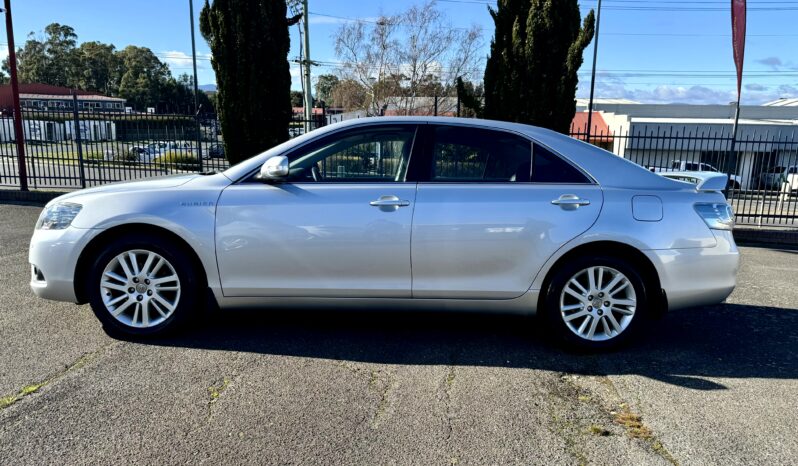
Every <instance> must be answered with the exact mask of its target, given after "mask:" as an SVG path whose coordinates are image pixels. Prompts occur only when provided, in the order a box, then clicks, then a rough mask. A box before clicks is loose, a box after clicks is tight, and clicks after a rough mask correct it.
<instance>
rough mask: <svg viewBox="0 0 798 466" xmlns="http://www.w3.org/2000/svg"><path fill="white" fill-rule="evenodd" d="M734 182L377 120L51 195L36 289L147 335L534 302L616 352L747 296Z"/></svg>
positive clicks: (523, 130) (566, 142)
mask: <svg viewBox="0 0 798 466" xmlns="http://www.w3.org/2000/svg"><path fill="white" fill-rule="evenodd" d="M377 156H378V157H377ZM374 158H376V159H378V160H379V163H378V164H377V166H376V167H373V166H371V165H372V163H371V160H373V159H374ZM725 182H726V180H725V178H724V177H723V176H722V175H716V176H706V179H704V180H702V181H701V182H699V183H697V184H689V183H684V182H681V181H674V180H670V179H667V178H664V177H662V176H659V175H657V174H655V173H652V172H650V171H648V170H646V169H645V168H643V167H640V166H638V165H635V164H633V163H631V162H629V161H627V160H625V159H623V158H620V157H617V156H615V155H613V154H611V153H609V152H606V151H604V150H602V149H599V148H597V147H594V146H592V145H588V144H585V143H583V142H581V141H577V140H575V139H571V138H568V137H566V136H563V135H561V134H559V133H555V132H553V131H549V130H545V129H541V128H535V127H532V126H527V125H521V124H516V123H507V122H498V121H486V120H476V119H459V118H432V117H383V118H364V119H358V120H351V121H348V122H344V123H339V124H335V125H330V126H327V127H324V128H322V129H318V130H315V131H313V132H311V133H308V134H305V135H303V136H300V137H298V138H296V139H293V140H290V141H288V142H285V143H283V144H281V145H279V146H276V147H274V148H272V149H270V150H268V151H266V152H264V153H262V154H260V155H257V156H255V157H252V158H251V159H249V160H246V161H244V162H241V163H239V164H237V165H235V166H233V167H231V168H229V169H227V170H226V171H224V172H223V173H219V174H212V175H200V174H187V175H180V176H171V177H163V178H156V179H151V180H146V181H136V182H129V183H124V184H113V185H109V186H101V187H95V188H90V189H85V190H81V191H76V192H72V193H68V194H65V195H63V196H60V197H58V198H56V199H54V200H53V201H51V202H50V203H48V204H47V206H46V207H45V208H44V210H43V211H42V214H41V216H40V217H39V220H38V222H37V224H36V229H35V231H34V233H33V237H32V239H31V244H30V253H29V261H30V263H31V271H32V276H31V287H32V288H33V291H34V292H35V293H36V294H37V295H38V296H40V297H42V298H47V299H54V300H61V301H71V302H76V303H90V304H91V307H92V309H93V310H94V312H95V314H96V315H97V317H98V318H99V319H100V321H102V323H103V325H104V327H105V328H106V329H107V330H108V331H109V332H110V333H111V334H128V335H133V336H138V337H140V336H147V335H153V334H159V333H162V332H165V331H169V330H172V329H175V328H178V327H179V326H181V325H182V324H184V323H185V322H186V321H188V320H189V319H191V318H192V317H194V316H195V315H196V313H197V309H199V308H201V306H202V305H203V304H206V300H207V301H210V305H213V306H218V307H219V308H221V309H231V308H240V307H271V308H274V309H280V310H282V309H286V308H290V307H307V306H311V307H312V306H317V307H318V306H325V307H344V308H367V309H384V308H399V309H427V308H432V309H448V310H451V309H460V310H484V311H490V312H515V313H526V314H536V313H537V314H538V315H539V316H540V317H541V318H542V319H543V321H544V322H545V324H546V325H548V326H549V328H550V329H551V332H552V334H555V335H557V336H559V337H560V338H562V340H563V341H565V342H567V343H568V344H570V345H572V346H576V347H581V348H589V349H603V348H607V347H611V346H615V345H617V344H620V343H623V342H624V341H626V340H627V339H629V338H630V337H633V336H634V335H636V334H638V333H639V332H641V331H642V329H643V328H644V324H645V322H646V321H647V320H649V319H652V318H655V317H656V316H659V315H661V314H662V313H663V312H664V311H665V310H668V309H679V308H685V307H692V306H700V305H706V304H715V303H719V302H721V301H723V300H724V299H725V298H726V297H727V296H728V295H729V294H730V293H731V292H732V290H733V289H734V286H735V277H736V272H737V268H738V264H739V254H738V251H737V247H736V246H735V243H734V239H733V238H732V232H731V229H732V226H733V224H734V221H733V215H732V211H731V208H730V206H729V205H728V204H727V203H726V200H725V199H724V198H723V195H722V194H721V193H720V192H719V190H720V189H722V188H723V186H724V184H725ZM411 239H412V241H411ZM205 290H208V292H207V293H206V292H205ZM707 331H711V329H707Z"/></svg>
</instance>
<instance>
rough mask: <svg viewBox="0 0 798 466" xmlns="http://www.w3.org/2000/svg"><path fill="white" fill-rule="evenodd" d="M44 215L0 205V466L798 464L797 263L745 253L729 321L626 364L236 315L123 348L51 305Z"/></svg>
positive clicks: (334, 321) (456, 322) (428, 333)
mask: <svg viewBox="0 0 798 466" xmlns="http://www.w3.org/2000/svg"><path fill="white" fill-rule="evenodd" d="M39 210H40V209H39V208H37V207H27V206H12V205H0V218H2V221H1V222H0V245H1V246H2V247H0V284H2V286H0V342H1V343H2V346H0V348H2V349H0V398H2V399H0V464H40V463H56V464H81V463H104V464H111V463H113V464H121V463H150V464H167V463H168V464H173V463H211V464H213V463H225V464H239V463H244V462H246V463H339V464H341V463H345V464H420V463H423V464H487V463H524V464H583V463H598V464H610V463H611V464H618V463H624V464H658V463H660V464H668V463H679V464H705V463H715V464H717V463H723V464H743V463H748V464H750V463H759V464H762V463H781V464H785V463H792V462H794V461H795V458H796V457H798V435H796V432H798V310H796V307H798V287H796V283H798V254H796V252H795V251H780V250H774V249H758V248H742V250H743V265H742V270H741V272H740V277H739V278H740V280H739V287H738V289H737V291H735V293H734V294H733V295H732V296H731V298H730V299H729V302H728V303H727V304H724V305H719V306H713V307H705V308H700V309H692V310H685V311H677V312H672V313H670V314H669V315H668V316H667V317H666V318H665V319H663V320H661V321H658V322H657V323H656V324H655V328H654V329H653V331H652V332H651V333H650V336H649V337H648V338H647V339H646V340H645V341H643V342H640V343H637V344H635V345H633V346H632V347H630V348H627V349H625V350H623V351H621V352H617V353H612V354H604V355H579V354H569V353H565V352H563V351H561V350H559V349H558V348H556V347H553V346H552V345H550V344H549V343H547V342H546V340H545V338H542V336H541V335H540V334H539V333H540V332H539V331H538V329H536V328H535V326H534V323H533V322H532V321H531V320H529V319H524V318H517V317H507V316H490V315H473V314H470V315H469V314H434V315H433V314H413V313H411V314H402V313H383V312H374V313H348V312H342V313H339V312H335V313H333V312H327V313H319V312H315V313H314V312H292V313H290V314H289V313H281V312H235V313H227V314H222V315H215V316H212V317H210V318H206V319H204V320H203V321H202V322H200V323H199V324H198V325H197V326H196V328H195V329H193V330H191V331H190V332H188V333H185V334H183V335H182V336H179V337H174V338H170V339H161V340H154V341H151V342H147V343H135V342H125V341H119V340H114V339H111V338H109V337H108V336H106V335H105V333H103V331H102V329H101V327H100V325H99V323H98V322H97V321H96V320H95V318H94V315H93V314H92V313H91V310H90V309H89V308H88V307H87V306H75V305H71V304H66V303H53V302H47V301H42V300H38V299H36V298H34V297H33V295H32V293H31V292H30V291H29V289H28V284H27V281H28V273H29V271H28V265H27V261H26V259H27V243H28V239H29V237H30V233H31V231H32V229H33V224H34V222H35V219H36V216H37V215H38V212H39Z"/></svg>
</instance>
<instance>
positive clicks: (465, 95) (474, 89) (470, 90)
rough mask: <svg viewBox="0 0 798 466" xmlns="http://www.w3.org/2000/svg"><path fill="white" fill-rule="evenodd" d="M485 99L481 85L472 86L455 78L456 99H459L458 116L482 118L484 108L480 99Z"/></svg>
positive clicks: (461, 79)
mask: <svg viewBox="0 0 798 466" xmlns="http://www.w3.org/2000/svg"><path fill="white" fill-rule="evenodd" d="M484 97H485V89H484V87H483V86H482V84H478V85H476V86H475V85H474V83H472V82H471V81H463V78H459V77H458V78H457V98H458V99H460V116H464V117H473V118H482V117H483V116H484V111H485V107H484V105H483V104H482V99H483V98H484Z"/></svg>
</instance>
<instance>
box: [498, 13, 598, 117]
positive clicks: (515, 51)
mask: <svg viewBox="0 0 798 466" xmlns="http://www.w3.org/2000/svg"><path fill="white" fill-rule="evenodd" d="M488 9H489V11H490V15H491V17H492V18H493V22H494V24H495V26H496V31H495V34H494V38H493V40H492V41H491V45H490V56H489V57H488V62H487V65H486V67H485V80H484V81H485V109H484V114H485V117H486V118H492V119H497V120H506V121H516V122H521V123H528V124H533V125H538V126H544V127H547V128H551V129H554V130H556V131H560V132H563V133H565V132H567V131H568V129H569V126H570V124H571V120H572V119H573V116H574V112H575V110H576V101H575V100H574V97H575V95H576V86H577V84H578V79H577V75H576V72H577V70H578V69H579V67H580V66H581V65H582V52H583V50H584V49H585V47H587V45H588V44H589V43H590V41H591V40H592V38H593V30H594V26H595V17H594V15H593V11H592V10H591V11H590V13H588V14H587V16H586V17H585V19H584V21H583V22H582V25H581V27H580V24H579V23H580V14H579V5H578V4H577V1H576V0H498V6H497V9H495V10H494V9H493V8H490V7H489V8H488Z"/></svg>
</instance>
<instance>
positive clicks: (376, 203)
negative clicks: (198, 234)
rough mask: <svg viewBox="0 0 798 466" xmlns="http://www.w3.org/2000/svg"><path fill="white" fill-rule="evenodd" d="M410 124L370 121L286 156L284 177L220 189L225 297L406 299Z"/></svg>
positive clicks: (219, 250)
mask: <svg viewBox="0 0 798 466" xmlns="http://www.w3.org/2000/svg"><path fill="white" fill-rule="evenodd" d="M415 133H416V126H415V125H410V124H393V125H384V124H380V125H372V126H367V127H361V128H357V129H354V130H346V131H342V132H338V133H333V134H331V135H327V136H325V137H323V138H322V139H320V140H317V141H315V142H311V143H309V144H307V145H305V146H303V147H301V148H299V149H296V150H294V151H293V152H292V153H290V154H288V158H289V161H290V165H289V166H290V170H289V172H290V175H289V176H288V178H287V179H286V180H285V181H284V182H280V183H264V182H262V181H259V180H257V179H254V177H253V179H250V180H246V181H244V182H241V183H237V184H234V185H232V186H230V187H228V188H226V189H225V190H224V191H223V192H222V195H221V197H220V199H219V202H218V206H217V214H216V222H217V224H216V254H217V259H218V264H219V273H220V276H221V281H222V288H223V292H224V295H225V296H242V297H243V296H305V297H308V296H316V297H397V298H401V297H410V295H411V278H410V277H411V272H410V231H411V223H412V218H413V209H414V207H415V196H416V184H415V183H407V182H405V181H404V180H405V176H406V173H407V167H408V163H409V159H410V154H411V150H412V147H413V141H414V138H415Z"/></svg>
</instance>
